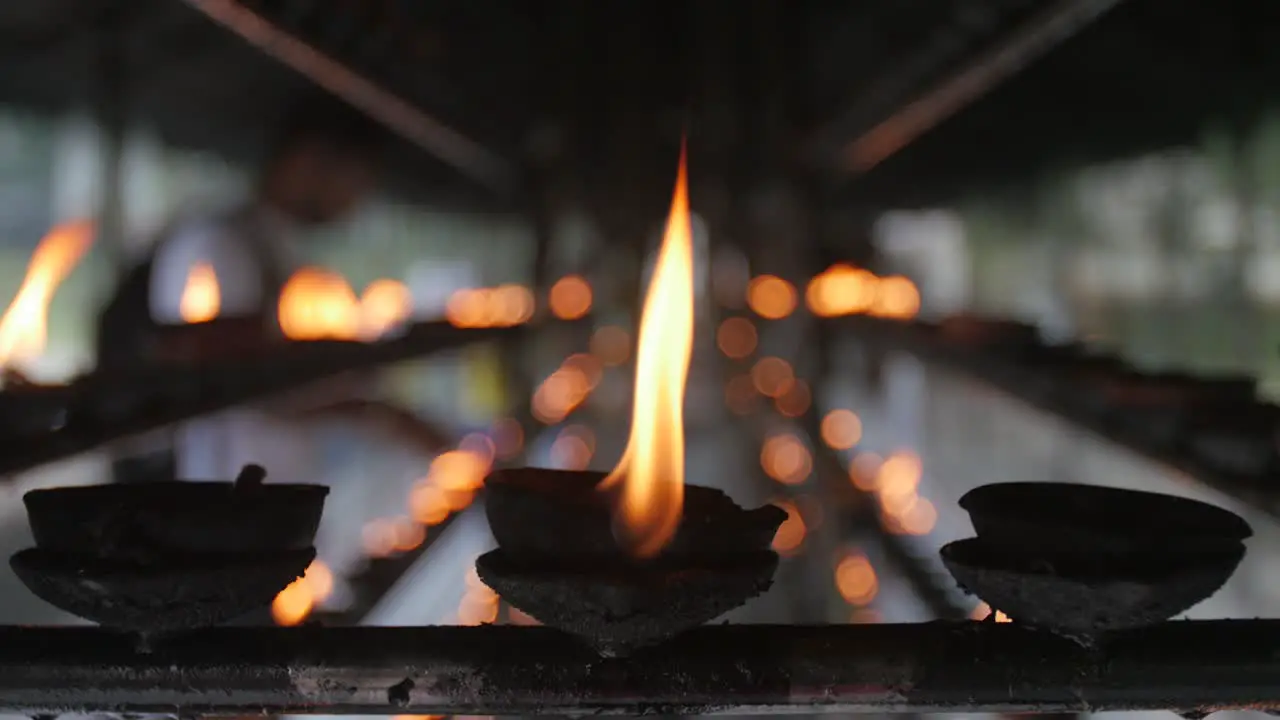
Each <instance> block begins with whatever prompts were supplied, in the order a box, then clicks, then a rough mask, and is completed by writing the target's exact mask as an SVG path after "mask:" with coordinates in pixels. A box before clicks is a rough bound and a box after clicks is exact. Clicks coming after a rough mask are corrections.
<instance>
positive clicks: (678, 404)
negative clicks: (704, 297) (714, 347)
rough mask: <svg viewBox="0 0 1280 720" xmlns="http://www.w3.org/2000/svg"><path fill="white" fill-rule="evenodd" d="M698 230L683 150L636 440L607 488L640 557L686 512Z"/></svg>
mask: <svg viewBox="0 0 1280 720" xmlns="http://www.w3.org/2000/svg"><path fill="white" fill-rule="evenodd" d="M692 236H693V230H692V227H691V225H690V218H689V181H688V171H687V169H686V165H685V154H684V151H683V149H682V150H681V153H680V170H679V174H678V175H677V177H676V189H675V195H674V197H673V198H672V201H671V214H670V215H669V216H668V218H667V230H666V234H665V236H664V237H663V240H662V247H661V248H660V249H659V251H658V262H657V263H656V264H655V265H654V268H653V277H652V279H651V280H650V281H649V292H648V295H647V296H646V297H645V301H644V311H643V313H642V314H641V316H640V336H639V341H638V342H637V347H636V382H635V407H634V408H633V409H632V413H631V437H630V438H629V439H628V440H627V448H626V450H625V451H624V452H623V454H622V459H621V460H620V461H619V462H618V466H617V467H616V468H614V470H613V472H612V473H610V474H609V476H608V477H607V478H606V479H605V481H604V483H602V485H601V487H602V488H614V487H616V486H620V491H619V493H618V496H617V500H616V505H615V513H614V517H615V522H614V528H615V532H616V533H617V535H618V539H619V541H620V542H621V543H622V544H623V545H624V546H625V547H626V548H627V549H628V550H629V551H630V552H631V553H632V554H633V555H634V556H636V557H641V558H647V557H653V556H654V555H656V554H658V552H659V551H661V550H662V548H663V547H664V546H666V544H667V543H668V542H670V540H671V538H672V537H673V536H674V535H675V532H676V528H677V527H678V526H679V523H680V515H681V510H682V508H683V505H684V390H685V382H686V380H687V379H688V375H689V360H690V358H691V356H692V354H693V296H694V295H693V237H692Z"/></svg>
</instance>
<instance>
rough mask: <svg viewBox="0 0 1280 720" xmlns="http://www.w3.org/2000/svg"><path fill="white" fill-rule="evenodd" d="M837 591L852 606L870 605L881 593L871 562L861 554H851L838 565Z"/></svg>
mask: <svg viewBox="0 0 1280 720" xmlns="http://www.w3.org/2000/svg"><path fill="white" fill-rule="evenodd" d="M835 579H836V589H838V590H839V591H840V595H841V596H842V597H843V598H844V599H845V602H847V603H849V604H850V605H870V604H871V601H873V600H875V598H876V595H877V594H878V593H879V591H880V582H879V580H878V579H877V578H876V571H875V568H873V567H871V561H870V560H868V559H867V556H866V555H863V554H862V553H860V552H851V553H849V554H847V555H845V556H844V557H843V558H841V559H840V562H839V563H838V564H837V565H836V577H835Z"/></svg>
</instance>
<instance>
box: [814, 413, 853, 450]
mask: <svg viewBox="0 0 1280 720" xmlns="http://www.w3.org/2000/svg"><path fill="white" fill-rule="evenodd" d="M821 434H822V441H823V442H825V443H826V444H827V445H828V446H829V447H831V448H832V449H833V450H848V449H849V448H851V447H853V446H854V445H857V444H858V441H859V440H861V439H862V420H860V419H858V416H857V414H856V413H854V412H853V411H852V410H843V409H842V410H832V411H831V412H829V413H827V414H826V416H825V417H823V418H822V427H821Z"/></svg>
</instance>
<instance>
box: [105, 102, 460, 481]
mask: <svg viewBox="0 0 1280 720" xmlns="http://www.w3.org/2000/svg"><path fill="white" fill-rule="evenodd" d="M380 148H381V133H380V128H378V127H377V126H376V125H374V123H373V122H372V121H371V120H369V119H368V118H367V117H365V116H364V115H362V114H360V113H359V112H357V111H356V110H354V109H352V108H350V107H349V106H347V105H345V104H341V103H339V102H338V101H336V100H333V99H330V98H322V99H313V100H309V101H307V102H304V103H301V104H299V105H298V106H297V107H295V108H294V109H293V111H292V112H291V113H290V114H289V115H288V116H287V118H286V122H285V123H284V124H283V126H282V128H281V132H280V133H279V135H278V136H277V138H276V141H275V143H274V144H273V145H272V146H271V148H270V152H269V154H268V155H267V157H266V159H265V160H266V162H265V163H264V164H263V165H262V167H261V172H260V175H259V178H258V183H257V186H256V190H255V192H254V194H253V196H252V197H250V198H249V199H248V200H247V201H246V202H243V203H241V204H239V205H237V206H234V207H231V208H226V209H221V210H215V211H213V212H204V213H183V214H179V215H178V216H177V217H175V218H174V219H173V220H171V221H170V223H169V224H168V225H167V226H166V227H165V228H164V229H163V230H162V231H161V232H160V233H159V235H158V237H157V238H156V240H155V242H154V243H153V245H152V246H151V249H150V250H149V252H148V254H147V255H146V256H145V257H143V258H142V259H141V261H140V262H138V263H137V264H135V265H134V266H133V267H132V269H130V270H129V271H128V272H127V273H126V274H125V275H124V277H123V279H122V280H121V282H120V283H119V285H118V286H117V288H116V291H115V293H114V295H113V296H112V298H111V299H110V301H109V302H108V304H107V305H106V307H105V308H104V310H103V312H102V314H101V316H100V318H99V326H98V344H97V347H98V366H99V368H100V369H101V370H104V371H111V370H121V369H123V370H127V369H128V368H129V367H130V366H135V365H137V364H138V363H140V362H141V363H145V362H147V361H154V360H157V359H160V358H161V357H164V356H165V355H166V354H168V355H172V352H173V351H174V350H175V349H177V348H175V343H174V340H173V335H172V334H166V333H165V332H164V330H165V328H166V327H168V326H175V325H184V320H183V315H182V311H181V305H182V295H183V291H184V290H185V288H186V285H187V282H188V279H189V276H190V273H191V271H192V269H193V268H194V267H196V266H198V265H201V264H204V265H207V266H209V267H211V268H212V269H213V272H214V275H215V276H216V278H217V285H218V290H219V295H220V298H219V299H220V304H219V311H218V317H217V319H215V320H214V321H213V322H209V323H204V324H200V325H190V326H186V327H185V328H184V338H183V340H182V345H181V349H182V350H183V351H184V352H190V351H191V349H192V347H195V348H196V353H195V354H196V357H191V356H187V357H182V358H181V359H182V360H193V359H200V357H199V356H200V355H204V354H206V353H205V351H206V350H210V351H213V352H215V353H216V352H217V351H219V350H220V349H221V350H223V352H222V353H221V354H222V356H223V357H226V356H227V352H226V351H225V349H226V348H228V347H238V348H252V347H254V346H255V345H258V344H262V343H270V342H273V341H278V340H281V339H282V335H281V333H280V328H279V323H278V320H277V317H276V310H277V304H278V299H279V295H280V292H281V290H282V289H283V287H284V284H285V282H286V281H287V280H288V279H289V277H290V276H291V275H292V274H293V273H294V272H295V271H296V270H298V269H299V268H300V267H301V265H302V258H301V253H300V248H299V246H298V242H299V238H298V235H299V234H300V233H301V232H302V231H304V230H309V229H315V228H317V227H320V226H323V225H326V224H329V223H333V222H336V221H338V220H340V219H342V218H344V217H346V216H347V215H348V214H349V213H350V212H351V211H352V210H354V209H355V208H356V207H357V206H358V205H359V204H360V202H361V201H362V200H363V199H365V198H366V197H367V196H368V194H369V193H370V192H371V191H372V189H373V187H374V183H375V178H376V176H377V170H378V164H379V154H380ZM193 338H195V339H198V340H201V341H200V342H197V343H196V344H195V345H194V346H193V345H192V344H191V340H192V339H193ZM346 385H347V387H344V388H343V392H342V394H339V395H335V394H333V392H332V391H331V392H328V393H326V394H324V395H323V396H321V395H319V394H318V390H317V389H310V390H308V391H305V392H300V393H296V395H297V396H298V397H297V398H296V400H297V401H291V402H288V403H284V402H281V401H279V400H273V401H271V402H269V403H262V404H259V405H256V406H254V407H246V408H236V409H233V410H229V411H226V412H222V413H219V414H217V415H215V416H209V417H205V418H200V419H196V420H193V421H190V422H188V423H185V424H184V425H183V426H181V427H179V428H178V429H176V430H175V431H174V432H173V433H172V435H171V436H170V437H168V438H156V437H152V438H150V439H147V440H145V441H144V443H145V444H143V445H135V446H134V447H132V448H125V449H124V452H123V453H122V454H123V457H119V458H118V459H117V460H116V461H115V463H114V465H113V471H114V474H115V476H116V479H117V481H129V480H145V479H164V478H182V479H195V480H200V479H218V480H227V479H231V478H233V477H235V475H236V473H237V472H238V471H239V468H240V467H241V466H242V465H244V464H247V463H256V464H259V465H262V466H263V467H265V468H266V469H267V471H268V473H269V475H268V481H269V482H271V481H277V482H313V481H315V477H314V476H313V474H312V473H313V471H314V468H310V467H309V466H308V462H307V461H308V460H309V459H310V458H311V456H312V455H313V454H314V453H312V452H311V451H310V449H309V448H308V437H307V436H308V433H307V430H308V429H309V428H308V427H305V426H306V425H308V421H309V420H311V419H315V418H317V417H330V416H334V415H338V416H341V417H343V418H344V419H345V420H346V421H350V420H358V421H361V423H362V424H365V425H369V424H371V423H365V422H363V421H368V420H372V421H377V424H378V428H377V429H378V430H379V431H386V430H391V431H393V432H394V433H396V434H397V435H398V436H399V439H400V440H405V441H409V442H413V443H416V444H418V445H419V446H421V447H425V448H429V449H431V450H435V451H438V450H440V449H442V448H443V446H444V443H445V439H444V437H443V435H442V434H441V433H439V432H438V431H436V430H434V429H433V428H432V427H431V426H430V425H428V424H426V423H423V422H420V421H418V420H417V418H416V417H415V416H413V415H412V414H411V413H408V412H405V411H402V410H400V409H399V408H395V407H393V406H390V405H387V404H385V403H380V402H376V401H371V400H364V399H362V398H361V397H359V396H358V395H354V394H351V393H348V392H345V391H347V390H350V389H351V387H350V384H349V383H347V384H346ZM331 390H332V389H331Z"/></svg>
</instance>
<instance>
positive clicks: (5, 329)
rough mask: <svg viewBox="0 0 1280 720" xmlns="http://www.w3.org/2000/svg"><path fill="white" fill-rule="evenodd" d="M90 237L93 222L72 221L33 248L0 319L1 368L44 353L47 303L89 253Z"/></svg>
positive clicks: (58, 226)
mask: <svg viewBox="0 0 1280 720" xmlns="http://www.w3.org/2000/svg"><path fill="white" fill-rule="evenodd" d="M93 234H94V229H93V223H91V222H90V221H88V220H75V221H71V222H66V223H62V224H60V225H57V226H56V227H54V228H53V229H52V230H50V231H49V233H48V234H47V235H45V236H44V238H42V239H41V240H40V243H39V244H38V245H36V249H35V252H34V253H32V255H31V262H30V264H28V265H27V275H26V277H25V278H23V280H22V285H21V287H19V288H18V292H17V294H16V295H14V298H13V302H12V303H10V304H9V309H8V310H5V312H4V316H3V317H0V367H8V366H9V365H11V364H12V363H13V362H14V361H15V360H29V359H31V358H34V357H37V356H38V355H40V353H42V352H44V346H45V342H46V340H47V338H48V323H49V303H50V302H51V301H52V300H53V294H54V292H55V291H57V289H58V285H59V284H61V283H62V281H63V280H64V279H66V277H67V275H69V274H71V271H72V270H73V269H74V268H75V266H76V263H78V262H80V258H82V257H84V254H85V253H86V252H88V250H89V246H90V245H92V244H93Z"/></svg>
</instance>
